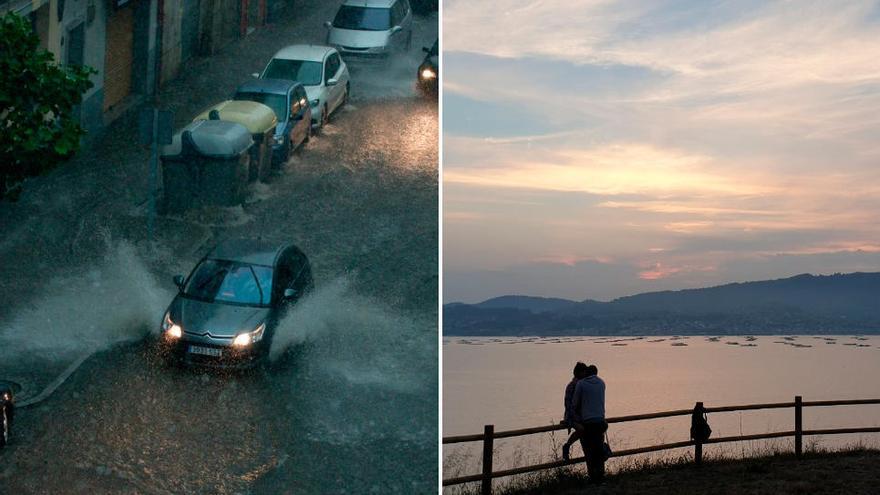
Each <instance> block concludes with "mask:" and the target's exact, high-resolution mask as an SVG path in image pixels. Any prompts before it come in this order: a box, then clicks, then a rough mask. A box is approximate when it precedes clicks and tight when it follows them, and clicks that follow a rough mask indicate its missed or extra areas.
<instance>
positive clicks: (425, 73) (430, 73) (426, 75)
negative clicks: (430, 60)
mask: <svg viewBox="0 0 880 495" xmlns="http://www.w3.org/2000/svg"><path fill="white" fill-rule="evenodd" d="M419 76H421V78H422V79H434V78H435V77H437V73H436V72H434V69H432V68H430V67H425V68H424V69H422V72H420V73H419Z"/></svg>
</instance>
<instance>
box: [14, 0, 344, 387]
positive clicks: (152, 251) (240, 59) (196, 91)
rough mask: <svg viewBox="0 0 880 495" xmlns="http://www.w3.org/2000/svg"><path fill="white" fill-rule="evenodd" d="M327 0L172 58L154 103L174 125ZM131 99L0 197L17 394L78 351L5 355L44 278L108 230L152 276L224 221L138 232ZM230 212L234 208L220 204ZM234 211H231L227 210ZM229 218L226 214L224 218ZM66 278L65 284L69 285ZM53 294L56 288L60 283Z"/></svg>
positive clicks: (142, 195)
mask: <svg viewBox="0 0 880 495" xmlns="http://www.w3.org/2000/svg"><path fill="white" fill-rule="evenodd" d="M334 9H335V4H334V5H331V4H328V3H327V2H321V1H319V0H304V1H300V2H297V5H296V9H293V8H288V9H287V11H286V12H285V13H284V14H283V15H282V16H281V18H280V19H279V20H278V22H277V23H276V24H273V25H269V26H266V27H264V28H261V29H258V30H256V31H255V32H253V33H252V34H251V35H250V36H248V37H247V38H246V39H242V40H238V41H236V42H234V43H231V44H229V45H227V46H226V47H224V48H223V49H222V50H221V51H220V53H218V54H216V55H214V56H212V57H209V58H198V59H196V60H192V61H190V62H189V63H187V64H186V65H185V66H183V67H181V72H180V74H179V77H178V78H177V79H176V80H173V81H170V82H168V83H166V85H165V86H164V87H163V88H162V90H161V92H160V94H159V106H160V108H162V109H166V110H171V111H173V112H174V114H175V118H174V123H175V128H179V127H181V126H183V125H185V124H186V123H188V122H189V121H190V120H191V119H192V117H193V116H195V115H197V114H198V113H199V112H200V111H201V110H203V109H204V108H206V107H208V106H209V105H211V104H214V103H216V102H218V101H221V100H224V99H227V98H228V97H229V96H230V95H231V93H232V92H233V91H234V89H235V87H236V86H238V85H239V84H241V83H242V82H244V81H246V80H248V79H249V78H250V77H251V75H250V74H251V73H253V72H258V71H259V70H261V69H262V68H263V67H264V66H265V64H266V63H267V61H268V60H269V58H270V57H271V55H272V54H274V52H275V51H277V50H278V49H279V48H281V47H283V46H285V45H288V44H291V43H297V42H315V41H316V40H319V39H322V36H323V33H324V28H323V26H322V23H323V21H325V20H327V19H330V18H332V15H333V12H334ZM138 110H139V108H132V109H130V110H129V111H128V112H126V113H125V114H124V115H122V116H121V117H120V118H118V119H117V120H116V121H114V122H113V123H112V124H110V125H109V126H108V127H107V128H106V129H105V130H104V132H102V134H101V136H99V137H98V138H97V139H95V141H94V142H93V144H92V146H91V147H90V148H89V149H86V150H82V151H81V152H80V153H79V154H78V155H77V156H76V157H74V158H73V159H72V160H71V161H70V162H68V163H65V164H63V165H62V166H61V167H59V168H58V169H56V170H55V171H53V172H51V173H49V174H47V175H45V176H42V177H37V178H35V179H33V180H29V181H27V183H26V184H25V186H24V192H23V194H22V196H21V198H20V200H19V201H18V202H17V203H5V202H4V203H0V232H2V234H3V235H2V237H0V263H2V266H3V275H2V277H0V300H3V301H4V303H5V304H4V305H2V306H0V378H2V379H8V380H12V381H15V382H18V383H20V384H21V385H22V386H23V390H22V392H21V394H20V396H19V397H20V399H26V398H28V397H34V396H36V395H37V394H39V393H40V392H41V391H42V390H43V389H44V388H45V387H46V386H47V385H48V384H50V383H51V382H52V380H54V379H55V377H57V376H58V375H59V374H60V373H61V372H62V371H63V370H64V369H65V368H67V367H68V366H69V365H70V364H71V362H73V361H75V360H77V359H79V356H78V355H74V356H71V357H70V358H65V359H64V360H63V361H49V362H45V361H44V359H42V357H40V356H39V355H36V354H34V352H33V351H28V350H27V349H25V350H22V351H19V352H16V355H11V354H12V352H13V351H12V350H10V349H9V347H10V346H6V349H3V347H4V346H3V343H4V342H3V335H4V333H5V332H7V330H8V326H9V325H12V324H13V322H14V321H17V317H18V315H19V314H20V312H21V311H22V310H25V309H30V310H32V311H33V310H34V308H36V311H37V312H39V304H41V301H42V300H44V299H45V298H46V294H47V293H53V291H54V292H55V295H54V299H53V300H57V299H58V291H60V290H62V289H61V288H59V287H55V285H53V282H54V281H55V280H56V279H65V280H66V282H67V286H66V287H65V288H64V289H63V290H73V291H76V290H89V288H88V285H87V284H85V285H84V287H83V288H81V289H78V288H77V287H75V282H76V280H77V279H81V278H85V275H86V274H89V273H90V270H91V271H94V268H93V267H94V266H96V265H99V264H100V263H101V262H102V261H103V260H104V259H105V257H106V256H107V251H108V247H107V246H108V239H109V240H111V242H112V241H120V240H125V241H127V242H130V243H132V244H133V245H134V246H135V248H136V249H137V252H138V254H139V257H140V258H141V259H142V260H143V261H144V262H145V263H146V265H147V266H148V268H149V269H150V271H151V272H152V273H153V275H154V276H157V277H158V279H159V283H160V284H161V285H162V286H163V287H164V286H169V287H170V285H171V283H170V277H171V275H172V274H174V273H178V272H179V271H180V270H181V269H183V268H182V267H185V266H188V265H187V264H190V265H191V263H192V262H193V261H194V260H195V259H196V258H197V256H198V254H199V251H200V250H201V249H202V247H203V246H204V245H206V244H207V243H208V242H210V240H211V239H212V238H213V237H214V236H215V235H217V234H218V233H219V232H221V231H222V230H223V229H224V228H225V226H224V224H223V223H224V222H223V221H222V219H221V221H220V222H204V221H201V222H200V221H199V220H200V219H197V218H190V217H186V216H184V217H158V218H157V219H156V223H155V238H154V239H152V240H150V239H149V238H148V232H147V211H146V204H147V201H148V188H147V185H148V178H149V170H148V166H149V150H148V149H146V148H144V147H143V146H141V145H139V144H138V139H137V137H138V136H137V114H138ZM230 215H231V216H232V217H234V215H235V211H232V212H230ZM233 220H234V218H233ZM233 223H234V222H233ZM71 285H73V286H74V287H73V288H70V287H69V286H71ZM61 294H64V293H63V292H61ZM65 323H73V322H53V326H54V327H55V328H44V327H43V326H40V325H37V324H36V322H35V324H34V327H35V328H33V331H34V332H47V334H46V335H43V336H44V337H47V338H52V337H53V335H51V334H54V333H57V332H63V331H64V330H65V328H64V327H65Z"/></svg>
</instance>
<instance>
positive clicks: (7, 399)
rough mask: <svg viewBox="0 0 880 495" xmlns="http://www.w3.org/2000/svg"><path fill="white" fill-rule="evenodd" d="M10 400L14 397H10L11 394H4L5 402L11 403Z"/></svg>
mask: <svg viewBox="0 0 880 495" xmlns="http://www.w3.org/2000/svg"><path fill="white" fill-rule="evenodd" d="M10 399H12V396H11V395H9V392H3V400H5V401H6V402H9V400H10Z"/></svg>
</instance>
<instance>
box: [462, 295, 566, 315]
mask: <svg viewBox="0 0 880 495" xmlns="http://www.w3.org/2000/svg"><path fill="white" fill-rule="evenodd" d="M573 304H577V302H576V301H569V300H568V299H559V298H557V297H533V296H501V297H495V298H492V299H488V300H486V301H483V302H481V303H478V304H475V305H474V306H477V307H478V308H486V309H500V308H505V309H524V310H526V311H531V312H532V313H543V312H545V311H555V310H557V309H563V308H566V307H569V306H571V305H573Z"/></svg>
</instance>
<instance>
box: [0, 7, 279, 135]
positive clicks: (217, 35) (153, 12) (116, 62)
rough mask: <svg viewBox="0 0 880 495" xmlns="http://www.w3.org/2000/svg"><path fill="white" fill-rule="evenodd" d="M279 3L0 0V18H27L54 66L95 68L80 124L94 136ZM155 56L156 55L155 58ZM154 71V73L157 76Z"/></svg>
mask: <svg viewBox="0 0 880 495" xmlns="http://www.w3.org/2000/svg"><path fill="white" fill-rule="evenodd" d="M285 3H286V2H285V0H0V15H3V14H5V13H6V12H8V11H14V12H16V13H18V14H19V15H22V16H26V17H28V18H29V19H30V20H31V25H32V26H33V29H34V32H35V33H36V34H37V35H38V36H39V38H40V46H41V47H42V48H43V49H46V50H48V51H50V52H51V53H52V54H53V55H54V56H55V60H56V61H57V62H58V63H60V64H80V65H83V64H84V65H88V66H89V67H92V68H94V69H95V70H97V74H95V75H93V76H92V83H94V86H93V87H92V88H91V89H89V90H88V91H87V92H86V93H85V94H84V95H83V102H82V104H81V105H80V108H79V113H80V122H81V124H82V126H83V127H84V128H85V129H86V130H87V131H88V132H89V134H90V135H92V136H95V135H97V134H98V133H99V132H100V130H101V129H103V128H104V127H105V126H106V125H107V124H109V123H110V122H112V121H113V120H115V119H116V118H117V117H119V116H120V115H122V114H123V113H124V112H125V111H126V110H127V109H129V108H132V107H133V106H135V105H137V104H139V103H140V102H142V101H143V100H144V99H145V97H147V96H149V95H152V94H154V92H155V88H156V86H157V85H161V84H162V83H164V82H166V81H169V80H172V79H174V78H175V77H177V76H178V75H179V73H180V70H181V68H182V67H184V66H185V64H186V63H187V62H188V61H190V60H192V59H193V58H194V57H197V56H210V55H212V54H214V53H216V52H217V51H218V50H220V49H221V48H222V47H223V46H225V45H226V44H228V43H231V42H233V41H235V40H238V39H240V38H242V37H244V36H247V34H249V33H250V32H251V31H253V29H255V28H256V27H259V26H262V25H264V24H265V23H266V22H267V20H270V19H272V18H273V16H274V17H276V18H277V16H278V15H280V12H281V11H282V10H283V9H284V7H285ZM157 55H158V56H159V60H157ZM157 74H158V76H159V77H157Z"/></svg>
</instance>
